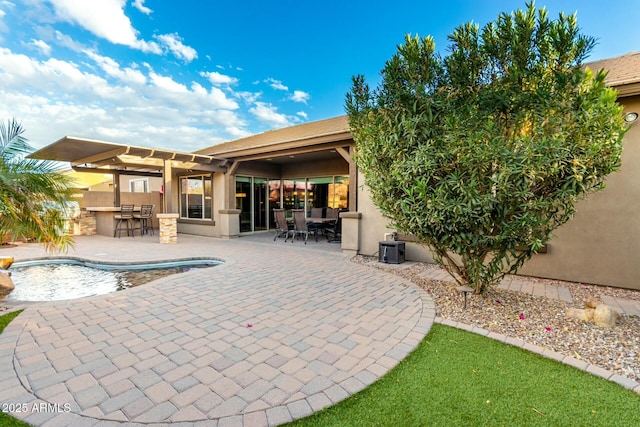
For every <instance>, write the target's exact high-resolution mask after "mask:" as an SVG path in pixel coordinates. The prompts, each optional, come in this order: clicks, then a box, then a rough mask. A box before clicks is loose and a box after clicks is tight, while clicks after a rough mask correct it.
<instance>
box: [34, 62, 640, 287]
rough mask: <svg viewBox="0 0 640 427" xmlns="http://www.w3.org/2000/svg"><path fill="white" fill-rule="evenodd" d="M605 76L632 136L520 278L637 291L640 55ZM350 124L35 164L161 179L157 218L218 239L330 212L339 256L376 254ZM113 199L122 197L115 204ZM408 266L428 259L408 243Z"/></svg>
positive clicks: (76, 149)
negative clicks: (281, 217)
mask: <svg viewBox="0 0 640 427" xmlns="http://www.w3.org/2000/svg"><path fill="white" fill-rule="evenodd" d="M587 66H589V67H591V68H592V69H600V68H605V69H607V70H609V75H608V78H607V82H608V84H609V85H610V86H612V87H614V88H615V89H617V91H618V93H619V102H620V103H621V104H622V105H623V106H624V114H625V119H628V121H629V123H630V126H631V128H630V130H629V132H628V133H627V134H626V136H625V146H624V150H623V157H622V167H621V169H620V170H619V171H618V172H616V173H614V174H612V175H611V176H610V177H609V178H608V179H607V188H606V189H605V190H604V191H601V192H599V193H596V194H593V195H591V196H590V197H589V198H588V199H586V200H584V201H582V202H580V204H579V206H578V209H577V214H576V216H575V218H574V219H573V220H572V221H570V222H569V223H568V224H566V225H564V226H563V227H561V228H560V229H558V230H557V232H556V233H555V237H554V238H553V239H552V240H551V242H549V244H548V246H547V251H546V253H541V254H538V255H535V256H534V258H533V259H532V260H530V261H529V263H528V264H527V265H526V266H525V267H524V268H523V269H522V270H521V274H524V275H532V276H538V277H546V278H556V279H562V280H570V281H578V282H588V283H595V284H601V285H609V286H616V287H623V288H632V289H640V270H639V269H637V268H635V267H636V266H635V262H636V258H637V254H638V253H640V215H637V212H638V211H639V210H640V167H639V166H640V130H639V129H638V125H637V124H634V117H635V118H637V114H635V115H634V114H633V113H640V52H639V53H630V54H627V55H623V56H620V57H616V58H611V59H606V60H602V61H597V62H593V63H590V64H587ZM354 150H355V143H354V141H353V139H352V137H351V133H350V130H349V123H348V119H347V117H346V116H340V117H335V118H330V119H326V120H320V121H316V122H311V123H305V124H301V125H297V126H292V127H287V128H284V129H279V130H274V131H268V132H265V133H261V134H257V135H253V136H249V137H246V138H241V139H238V140H234V141H230V142H226V143H222V144H218V145H213V146H210V147H207V148H203V149H202V150H199V151H197V152H194V153H181V152H173V151H168V150H155V149H151V148H143V147H135V146H127V145H121V144H113V143H105V142H100V141H91V140H85V139H81V138H72V137H64V138H62V139H60V140H58V141H57V142H55V143H53V144H52V145H50V146H48V147H45V148H43V149H41V150H39V151H38V152H36V153H34V154H33V155H32V156H31V157H34V158H40V159H49V160H61V161H68V162H71V164H72V166H73V167H74V169H76V170H83V171H95V172H100V173H105V170H107V171H110V172H111V173H113V174H114V175H115V179H116V181H115V182H117V179H118V177H119V176H120V175H121V174H137V175H138V176H140V174H142V176H144V175H145V174H146V175H148V176H154V177H162V179H163V182H164V197H163V201H162V205H163V206H162V211H164V212H166V213H177V214H178V219H177V221H178V224H177V226H178V232H179V233H189V234H200V235H205V236H214V237H221V238H235V237H241V236H243V235H245V234H247V233H261V232H268V231H269V230H273V229H274V226H275V225H274V221H273V209H274V208H285V209H291V208H304V209H306V210H309V209H310V208H311V207H322V206H331V207H336V208H341V209H343V210H345V212H343V213H341V217H342V243H341V244H342V250H343V251H344V252H348V253H353V254H356V253H360V254H364V255H374V254H376V253H377V252H378V243H379V241H381V240H382V239H383V237H384V234H385V233H388V232H392V231H395V230H390V229H388V228H387V223H386V220H385V219H384V218H383V217H382V216H381V214H380V212H379V211H378V209H377V208H376V207H375V206H374V205H373V203H372V201H371V198H370V196H369V193H368V191H367V188H366V187H365V186H364V179H363V176H362V175H361V174H359V173H358V170H357V167H356V165H355V163H354V160H353V156H354ZM114 200H115V201H116V203H115V204H116V205H117V200H118V198H117V197H115V198H114ZM406 245H407V252H406V258H407V259H410V260H422V261H431V260H432V258H431V254H430V253H429V251H428V250H427V249H426V248H425V247H423V246H421V245H419V244H417V243H414V242H411V241H408V242H407V244H406Z"/></svg>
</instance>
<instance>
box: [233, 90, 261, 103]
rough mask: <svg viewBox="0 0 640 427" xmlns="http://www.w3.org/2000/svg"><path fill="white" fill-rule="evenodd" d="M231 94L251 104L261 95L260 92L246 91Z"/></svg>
mask: <svg viewBox="0 0 640 427" xmlns="http://www.w3.org/2000/svg"><path fill="white" fill-rule="evenodd" d="M233 94H234V96H236V97H237V98H240V99H242V100H243V101H244V102H246V103H247V104H253V103H254V102H256V101H257V100H258V99H259V98H260V97H261V96H262V92H248V91H240V92H234V93H233Z"/></svg>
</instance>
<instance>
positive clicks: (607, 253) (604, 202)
mask: <svg viewBox="0 0 640 427" xmlns="http://www.w3.org/2000/svg"><path fill="white" fill-rule="evenodd" d="M622 101H623V103H624V105H625V112H627V111H635V112H640V97H633V98H624V99H622ZM639 166H640V122H636V123H634V124H633V125H631V128H630V129H629V131H628V132H627V134H626V135H625V144H624V148H623V151H622V166H621V168H620V170H619V171H617V172H615V173H613V174H611V175H610V176H609V177H608V178H607V187H606V188H605V189H604V190H603V191H600V192H598V193H594V194H591V195H590V196H589V197H588V198H587V199H585V200H583V201H581V202H579V204H578V205H577V212H576V216H575V217H574V218H573V219H572V220H571V221H569V222H568V223H567V224H565V225H564V226H562V227H561V228H559V229H558V230H556V232H555V233H554V238H553V239H552V240H551V241H550V242H549V249H548V253H546V254H540V255H536V256H534V258H533V259H532V260H531V261H530V262H529V263H528V264H527V265H525V267H524V268H523V269H522V270H521V274H526V275H533V276H542V277H552V278H558V279H565V280H572V281H577V282H587V283H596V284H601V285H609V286H616V287H623V288H631V289H640V269H638V266H637V259H638V254H639V253H640V215H638V213H639V212H640V167H639Z"/></svg>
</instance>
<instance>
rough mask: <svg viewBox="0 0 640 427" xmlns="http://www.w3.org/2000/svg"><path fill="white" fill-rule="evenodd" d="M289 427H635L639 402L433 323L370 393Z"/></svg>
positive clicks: (576, 373)
mask: <svg viewBox="0 0 640 427" xmlns="http://www.w3.org/2000/svg"><path fill="white" fill-rule="evenodd" d="M289 425H290V426H313V427H317V426H341V427H342V426H424V425H428V426H514V425H518V426H522V425H526V426H632V425H635V426H638V425H640V396H639V395H638V394H636V393H634V392H633V391H631V390H627V389H625V388H623V387H621V386H619V385H617V384H615V383H613V382H610V381H606V380H603V379H601V378H598V377H595V376H593V375H590V374H587V373H586V372H583V371H580V370H578V369H575V368H573V367H571V366H567V365H563V364H561V363H558V362H555V361H553V360H550V359H546V358H544V357H542V356H540V355H537V354H533V353H530V352H528V351H525V350H523V349H520V348H516V347H513V346H509V345H506V344H503V343H500V342H498V341H495V340H492V339H489V338H485V337H482V336H480V335H477V334H472V333H469V332H465V331H461V330H458V329H455V328H450V327H447V326H443V325H439V324H435V325H433V328H432V329H431V331H430V333H429V334H428V336H427V337H426V338H425V339H424V340H423V341H422V343H421V344H420V345H419V346H418V347H417V348H416V350H415V351H414V352H413V353H411V355H410V356H409V357H408V358H407V359H406V360H404V361H402V363H400V364H399V365H398V366H396V368H394V369H393V370H392V371H391V372H389V373H388V374H387V375H385V376H384V377H382V378H381V379H380V380H379V381H377V382H376V383H375V384H373V385H372V386H370V387H368V388H367V389H365V390H363V391H361V392H360V393H357V394H355V395H353V396H351V397H350V398H349V399H346V400H345V401H343V402H340V403H338V404H337V405H335V406H332V407H330V408H327V409H325V410H323V411H321V412H318V413H315V414H313V415H311V416H309V417H307V418H304V419H302V420H298V421H296V422H293V423H290V424H289Z"/></svg>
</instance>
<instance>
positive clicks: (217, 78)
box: [200, 71, 238, 85]
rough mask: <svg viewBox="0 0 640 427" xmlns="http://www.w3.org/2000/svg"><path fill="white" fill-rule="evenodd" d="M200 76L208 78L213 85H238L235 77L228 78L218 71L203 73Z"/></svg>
mask: <svg viewBox="0 0 640 427" xmlns="http://www.w3.org/2000/svg"><path fill="white" fill-rule="evenodd" d="M200 75H201V76H202V77H205V78H207V79H208V80H209V81H210V82H211V84H213V85H234V84H236V83H238V79H236V78H235V77H231V76H227V75H224V74H221V73H218V72H217V71H211V72H208V71H202V72H200Z"/></svg>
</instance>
